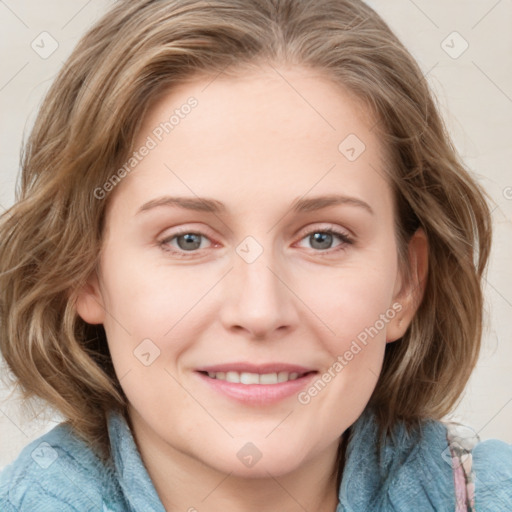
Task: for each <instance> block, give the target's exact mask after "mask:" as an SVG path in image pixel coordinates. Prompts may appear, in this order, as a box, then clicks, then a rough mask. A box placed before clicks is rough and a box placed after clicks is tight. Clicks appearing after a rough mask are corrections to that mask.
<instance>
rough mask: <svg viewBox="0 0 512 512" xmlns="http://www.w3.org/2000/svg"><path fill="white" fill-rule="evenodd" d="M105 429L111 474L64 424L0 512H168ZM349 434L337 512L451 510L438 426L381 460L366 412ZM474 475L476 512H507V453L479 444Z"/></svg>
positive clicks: (510, 499) (510, 471)
mask: <svg viewBox="0 0 512 512" xmlns="http://www.w3.org/2000/svg"><path fill="white" fill-rule="evenodd" d="M108 429H109V436H110V441H111V445H112V454H113V466H112V468H108V467H106V466H105V465H104V464H102V463H101V462H100V460H99V459H97V458H96V456H95V455H94V453H93V452H92V451H91V450H90V449H89V448H88V446H87V445H86V444H84V443H83V442H82V441H81V440H80V439H79V438H77V437H76V436H75V435H74V434H73V432H72V431H71V429H70V427H68V426H67V425H65V424H63V423H61V424H60V425H57V426H56V427H54V428H53V429H52V430H51V431H50V432H48V433H47V434H45V435H43V436H41V437H40V438H38V439H37V440H36V441H33V442H32V443H30V444H29V445H27V446H26V447H25V448H24V449H23V450H22V452H21V453H20V455H19V456H18V458H17V459H16V460H15V461H14V462H13V463H12V464H10V465H9V466H7V467H6V468H5V469H4V470H3V471H2V472H1V473H0V512H14V511H23V512H71V511H73V512H165V509H164V507H163V505H162V503H161V502H160V499H159V497H158V495H157V493H156V491H155V488H154V487H153V484H152V482H151V480H150V478H149V475H148V473H147V471H146V469H145V467H144V465H143V462H142V460H141V458H140V454H139V451H138V450H137V447H136V445H135V442H134V439H133V437H132V434H131V431H130V429H129V427H128V425H127V423H126V421H125V420H124V418H123V417H122V416H121V415H118V414H114V413H111V414H110V415H109V418H108ZM352 430H353V435H352V437H351V439H350V442H349V445H348V448H347V454H346V462H345V468H344V471H343V477H342V481H341V485H340V489H339V500H340V502H339V504H338V507H337V509H336V512H374V511H375V512H388V511H389V512H391V511H393V512H411V511H414V512H427V511H428V512H430V511H437V512H438V511H449V512H453V511H454V510H455V494H454V483H453V470H452V467H451V465H450V463H449V457H447V456H446V454H447V453H449V448H448V441H447V439H446V427H445V426H444V425H443V424H442V423H440V422H436V421H427V422H424V423H423V424H422V428H421V429H418V430H415V431H414V432H413V433H412V434H411V435H409V436H407V434H406V431H405V428H404V427H403V426H402V425H401V424H398V425H397V426H396V427H395V429H394V434H395V435H394V437H393V439H388V441H387V442H386V444H385V445H383V447H382V449H381V452H380V460H379V457H378V454H377V450H376V439H377V437H376V436H377V424H376V422H375V420H374V416H373V413H372V412H371V410H370V409H367V410H366V411H365V412H364V413H363V414H362V415H361V417H360V418H359V419H358V420H357V421H356V423H355V424H354V425H353V427H352ZM447 450H448V451H447ZM473 468H474V470H475V475H476V480H475V505H476V510H477V512H497V511H500V512H505V511H512V445H509V444H506V443H504V442H502V441H497V440H488V441H482V442H480V443H478V444H477V445H476V447H475V448H474V449H473ZM195 499H196V497H195V496H191V500H190V501H191V507H193V506H194V502H195ZM196 508H197V509H198V510H201V506H200V505H199V504H197V506H196Z"/></svg>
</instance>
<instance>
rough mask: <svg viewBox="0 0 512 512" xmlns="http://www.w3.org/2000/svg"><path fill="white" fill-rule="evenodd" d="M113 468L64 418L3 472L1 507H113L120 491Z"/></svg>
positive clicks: (8, 509) (0, 476) (42, 510)
mask: <svg viewBox="0 0 512 512" xmlns="http://www.w3.org/2000/svg"><path fill="white" fill-rule="evenodd" d="M117 492H118V491H117V488H116V480H115V478H114V476H113V471H112V470H111V469H110V468H109V467H107V466H105V465H104V464H103V463H102V461H101V460H100V459H99V458H98V457H97V456H96V455H95V453H94V452H93V451H92V450H91V449H90V448H89V447H88V446H87V445H86V444H85V443H84V442H83V441H82V440H81V439H80V438H78V437H77V436H76V435H75V434H74V433H73V431H72V429H71V427H70V426H69V425H67V424H65V423H61V424H60V425H57V426H56V427H54V428H53V429H52V430H50V431H49V432H48V433H46V434H44V435H43V436H41V437H39V438H38V439H36V440H35V441H32V442H31V443H30V444H28V445H27V446H25V448H24V449H23V450H22V451H21V452H20V454H19V455H18V458H17V459H16V460H15V461H14V462H13V463H11V464H10V465H8V466H7V467H6V468H4V469H3V471H2V472H1V473H0V510H2V511H3V512H14V511H17V512H18V511H27V512H28V511H33V510H37V511H40V512H46V511H48V512H50V511H51V512H54V511H56V510H59V512H60V511H62V512H68V511H69V512H71V511H73V512H76V511H79V512H82V511H84V512H85V511H87V512H89V511H91V512H92V511H95V512H97V511H101V510H109V509H107V508H105V506H104V501H103V497H104V496H107V497H109V499H110V498H112V496H115V495H116V494H117Z"/></svg>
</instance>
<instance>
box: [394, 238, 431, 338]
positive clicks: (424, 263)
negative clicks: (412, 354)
mask: <svg viewBox="0 0 512 512" xmlns="http://www.w3.org/2000/svg"><path fill="white" fill-rule="evenodd" d="M408 257H409V261H408V264H409V267H410V280H409V282H404V279H403V278H404V276H403V275H402V274H404V273H405V272H398V276H397V280H396V283H395V290H394V297H393V304H396V305H397V306H395V307H393V309H395V311H397V314H396V316H395V317H394V318H393V319H392V320H391V321H390V322H389V323H388V326H387V329H386V341H387V342H388V343H390V342H392V341H396V340H398V339H400V338H401V337H402V336H403V335H404V334H405V332H406V331H407V329H408V327H409V325H410V324H411V322H412V319H413V318H414V315H415V314H416V311H417V310H418V307H419V305H420V303H421V299H422V298H423V294H424V291H425V286H426V282H427V274H428V241H427V236H426V234H425V232H424V231H423V229H422V228H418V229H417V230H416V232H415V233H414V235H413V236H412V237H411V240H410V241H409V244H408ZM398 304H399V305H400V306H401V308H400V309H398Z"/></svg>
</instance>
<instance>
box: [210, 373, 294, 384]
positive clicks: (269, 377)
mask: <svg viewBox="0 0 512 512" xmlns="http://www.w3.org/2000/svg"><path fill="white" fill-rule="evenodd" d="M208 377H210V378H212V379H218V380H225V381H227V382H234V383H236V384H278V383H279V382H286V381H288V380H295V379H297V378H298V377H299V374H298V373H296V372H292V373H288V372H279V373H264V374H259V373H249V372H241V373H240V372H208Z"/></svg>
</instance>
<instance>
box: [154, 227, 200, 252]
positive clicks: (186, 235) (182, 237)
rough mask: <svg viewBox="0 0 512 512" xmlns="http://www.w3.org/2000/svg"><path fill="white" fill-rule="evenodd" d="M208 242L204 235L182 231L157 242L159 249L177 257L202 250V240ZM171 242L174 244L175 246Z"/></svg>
mask: <svg viewBox="0 0 512 512" xmlns="http://www.w3.org/2000/svg"><path fill="white" fill-rule="evenodd" d="M205 239H206V240H210V239H209V238H208V237H207V236H206V235H205V234H203V233H199V232H195V231H188V230H183V231H179V232H178V233H174V234H173V235H172V236H169V237H166V238H164V239H163V240H161V241H160V242H159V245H160V247H161V248H162V249H163V250H164V251H168V252H172V253H174V254H177V255H178V256H181V255H183V254H184V253H193V252H194V251H198V250H200V249H204V248H205V247H204V245H203V244H202V241H203V240H205ZM173 242H176V243H175V244H174V243H173Z"/></svg>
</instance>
